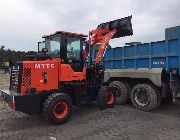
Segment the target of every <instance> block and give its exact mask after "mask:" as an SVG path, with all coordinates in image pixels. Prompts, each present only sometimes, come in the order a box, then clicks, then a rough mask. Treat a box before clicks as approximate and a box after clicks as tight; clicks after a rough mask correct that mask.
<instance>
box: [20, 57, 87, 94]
mask: <svg viewBox="0 0 180 140" xmlns="http://www.w3.org/2000/svg"><path fill="white" fill-rule="evenodd" d="M43 73H46V75H47V77H45V78H44V77H43ZM85 76H86V68H85V66H84V69H83V72H74V70H73V69H72V68H71V66H70V65H69V64H62V63H61V59H52V60H50V59H48V60H44V61H24V62H23V71H22V84H21V93H24V94H25V93H28V92H29V89H30V88H36V91H37V92H40V91H43V90H47V91H48V90H57V89H58V88H59V82H65V81H79V80H84V79H85ZM45 81H46V82H45Z"/></svg>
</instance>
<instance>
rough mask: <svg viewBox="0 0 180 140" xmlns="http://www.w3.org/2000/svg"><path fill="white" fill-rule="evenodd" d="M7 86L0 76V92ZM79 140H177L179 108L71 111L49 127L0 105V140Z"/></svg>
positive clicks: (179, 136) (39, 118)
mask: <svg viewBox="0 0 180 140" xmlns="http://www.w3.org/2000/svg"><path fill="white" fill-rule="evenodd" d="M8 86H9V75H7V74H2V72H0V89H7V88H8ZM19 139H23V140H34V139H37V140H64V139H65V140H69V139H72V140H81V139H87V140H88V139H89V140H92V139H97V140H105V139H122V140H129V139H133V140H136V139H137V140H141V139H143V140H146V139H147V140H148V139H153V140H155V139H163V140H164V139H167V140H174V139H180V104H179V103H176V104H171V105H161V106H160V107H159V108H158V110H156V111H153V112H143V111H139V110H136V109H134V108H133V107H132V106H131V105H123V106H115V107H114V108H112V109H106V110H99V109H98V108H97V106H96V105H86V106H81V107H77V108H75V109H74V112H73V115H72V117H71V119H70V120H69V121H68V122H67V123H66V124H63V125H60V126H51V125H50V124H48V123H47V122H45V121H44V120H42V116H40V115H33V116H29V115H26V114H23V113H21V112H17V111H13V110H11V109H10V108H9V107H7V106H6V104H4V103H3V102H0V140H19Z"/></svg>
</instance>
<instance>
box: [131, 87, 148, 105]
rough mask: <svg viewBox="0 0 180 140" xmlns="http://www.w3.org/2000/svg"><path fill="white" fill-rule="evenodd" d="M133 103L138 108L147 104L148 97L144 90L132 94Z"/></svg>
mask: <svg viewBox="0 0 180 140" xmlns="http://www.w3.org/2000/svg"><path fill="white" fill-rule="evenodd" d="M134 98H135V101H136V103H137V104H138V105H140V106H145V105H147V104H148V102H149V95H148V93H147V91H146V90H145V89H137V90H135V94H134Z"/></svg>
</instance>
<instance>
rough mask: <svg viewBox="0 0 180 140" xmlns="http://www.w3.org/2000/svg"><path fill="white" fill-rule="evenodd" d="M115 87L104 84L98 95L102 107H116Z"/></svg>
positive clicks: (99, 104)
mask: <svg viewBox="0 0 180 140" xmlns="http://www.w3.org/2000/svg"><path fill="white" fill-rule="evenodd" d="M115 94H116V92H115V89H114V88H112V87H108V86H102V87H101V88H100V89H99V92H98V95H97V102H98V106H99V108H100V109H106V108H111V107H114V105H115V103H116V95H115Z"/></svg>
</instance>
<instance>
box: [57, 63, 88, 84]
mask: <svg viewBox="0 0 180 140" xmlns="http://www.w3.org/2000/svg"><path fill="white" fill-rule="evenodd" d="M60 69H61V71H60V75H59V79H60V81H79V80H84V79H85V77H86V68H85V66H84V69H83V72H74V70H73V69H72V68H71V66H70V65H69V64H61V68H60Z"/></svg>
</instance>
